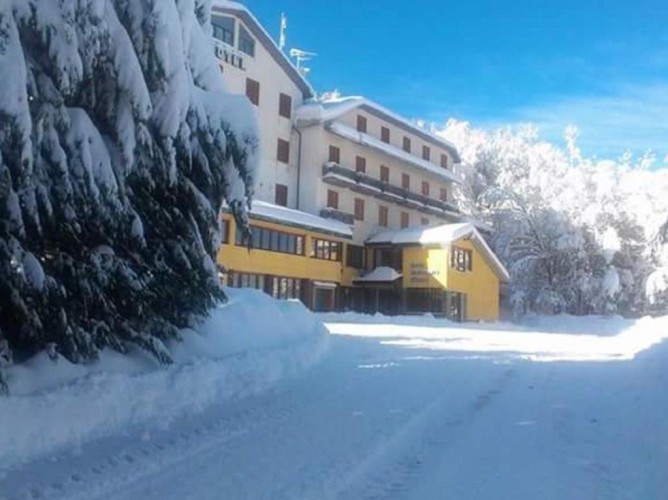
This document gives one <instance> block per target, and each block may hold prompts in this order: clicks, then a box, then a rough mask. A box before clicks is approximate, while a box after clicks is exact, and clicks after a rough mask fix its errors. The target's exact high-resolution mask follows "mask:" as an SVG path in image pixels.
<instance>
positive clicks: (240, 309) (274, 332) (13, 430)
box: [0, 290, 328, 472]
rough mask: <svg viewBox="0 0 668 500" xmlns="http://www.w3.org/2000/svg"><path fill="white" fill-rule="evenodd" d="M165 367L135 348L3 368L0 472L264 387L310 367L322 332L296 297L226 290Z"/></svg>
mask: <svg viewBox="0 0 668 500" xmlns="http://www.w3.org/2000/svg"><path fill="white" fill-rule="evenodd" d="M182 334H183V335H184V341H183V342H182V343H176V342H174V343H172V344H171V345H170V346H169V347H170V349H171V352H172V355H173V357H174V360H175V363H174V364H173V365H171V366H168V367H165V366H164V365H159V364H158V363H157V361H156V360H155V359H154V358H153V357H150V356H148V355H146V353H144V352H143V351H141V350H138V349H136V350H134V351H133V352H132V353H131V354H130V355H129V356H122V355H120V354H118V353H116V352H114V351H112V350H105V351H103V352H102V353H101V356H100V360H99V361H97V362H95V363H93V364H90V365H86V366H84V365H76V364H72V363H70V362H68V361H67V360H66V359H65V358H63V357H59V358H58V359H57V362H55V363H54V362H53V361H51V360H50V359H49V358H48V356H46V355H45V354H39V355H38V356H36V357H35V358H33V359H31V360H29V361H28V362H26V363H23V364H21V365H15V366H13V367H11V368H10V369H9V371H8V375H9V382H10V384H11V387H12V395H11V396H10V397H8V398H0V416H1V417H0V422H2V425H0V472H1V471H2V469H4V468H7V467H10V466H12V464H16V463H18V462H21V461H24V460H29V459H33V458H36V457H39V456H43V455H45V454H49V453H54V452H56V451H57V450H60V449H73V448H74V447H76V446H77V445H80V444H82V443H84V442H86V441H90V440H93V439H97V438H102V437H105V436H109V435H114V434H116V433H119V432H124V431H126V430H127V429H128V428H131V427H133V426H142V427H145V428H146V429H147V430H150V429H152V428H154V427H160V426H166V425H167V424H169V423H170V422H173V421H174V419H176V418H179V417H182V416H186V415H192V414H195V413H198V412H201V411H203V410H205V409H206V408H208V407H211V406H212V405H215V404H217V403H221V402H222V403H224V401H225V400H226V399H229V398H231V397H241V396H248V395H251V394H253V393H257V392H260V391H263V390H265V389H266V388H268V387H270V386H271V385H273V384H274V383H276V382H277V381H278V380H279V379H281V378H284V377H287V376H292V375H296V374H299V373H300V372H302V371H303V370H305V369H307V368H309V367H310V366H312V365H313V364H315V363H316V362H317V361H318V360H319V359H320V358H321V356H322V355H323V353H324V352H325V350H326V348H327V342H328V338H327V330H326V329H325V327H324V326H323V325H322V323H321V322H320V321H319V319H318V318H317V317H316V316H315V315H314V314H312V313H311V312H310V311H308V309H306V307H304V306H303V305H302V304H301V302H296V301H288V302H286V301H276V300H274V299H272V298H271V297H269V296H267V295H265V294H263V293H261V292H257V291H254V290H232V291H230V301H229V303H227V304H224V305H220V306H218V307H217V308H216V309H215V310H213V311H212V313H211V314H210V316H209V317H208V319H206V320H205V321H204V322H202V323H201V324H199V325H198V326H196V327H195V328H194V329H193V330H192V331H188V332H186V331H183V332H182Z"/></svg>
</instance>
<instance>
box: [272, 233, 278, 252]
mask: <svg viewBox="0 0 668 500" xmlns="http://www.w3.org/2000/svg"><path fill="white" fill-rule="evenodd" d="M271 249H272V250H273V251H274V252H278V231H272V232H271Z"/></svg>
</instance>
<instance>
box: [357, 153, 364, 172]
mask: <svg viewBox="0 0 668 500" xmlns="http://www.w3.org/2000/svg"><path fill="white" fill-rule="evenodd" d="M355 171H357V172H360V173H365V172H366V158H364V157H362V156H356V157H355Z"/></svg>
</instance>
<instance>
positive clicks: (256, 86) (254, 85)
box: [246, 78, 260, 106]
mask: <svg viewBox="0 0 668 500" xmlns="http://www.w3.org/2000/svg"><path fill="white" fill-rule="evenodd" d="M246 97H248V100H249V101H250V102H252V103H253V104H255V105H256V106H259V105H260V82H258V81H255V80H253V79H252V78H246Z"/></svg>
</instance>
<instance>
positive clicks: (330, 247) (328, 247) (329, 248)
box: [311, 238, 343, 262]
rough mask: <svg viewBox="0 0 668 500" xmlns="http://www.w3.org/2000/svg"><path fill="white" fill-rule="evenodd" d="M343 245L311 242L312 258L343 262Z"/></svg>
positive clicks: (316, 240)
mask: <svg viewBox="0 0 668 500" xmlns="http://www.w3.org/2000/svg"><path fill="white" fill-rule="evenodd" d="M342 248H343V245H342V244H341V243H339V242H337V241H329V240H320V239H317V238H313V239H312V240H311V257H312V258H314V259H320V260H333V261H336V262H341V257H342V254H341V252H342Z"/></svg>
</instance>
